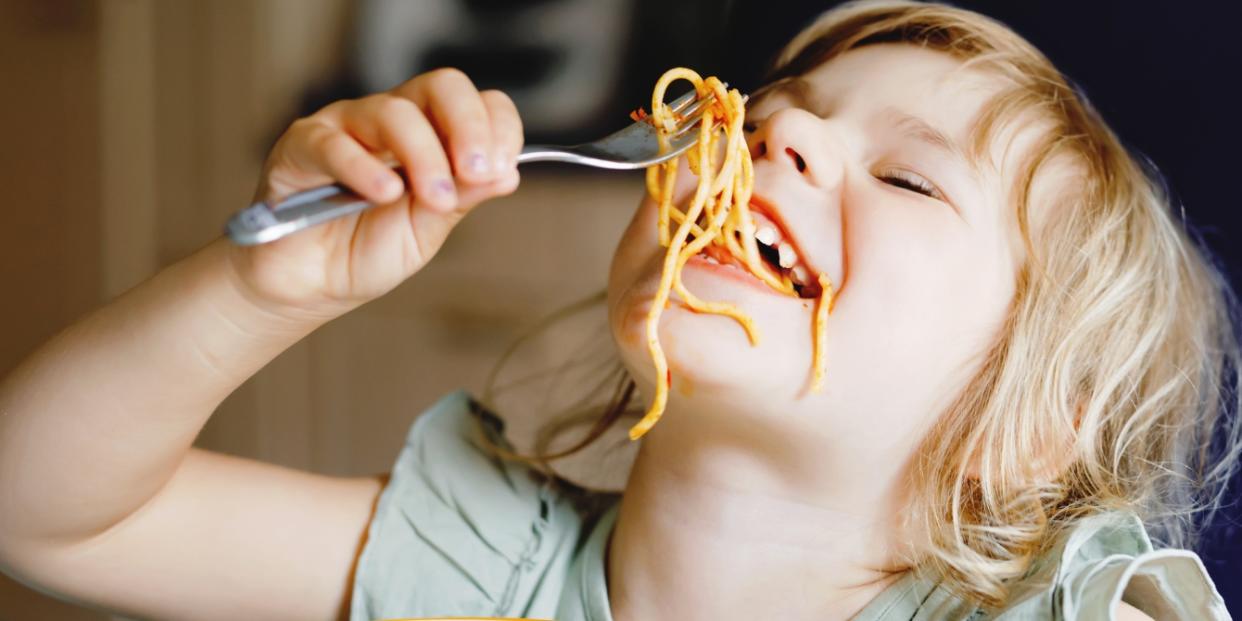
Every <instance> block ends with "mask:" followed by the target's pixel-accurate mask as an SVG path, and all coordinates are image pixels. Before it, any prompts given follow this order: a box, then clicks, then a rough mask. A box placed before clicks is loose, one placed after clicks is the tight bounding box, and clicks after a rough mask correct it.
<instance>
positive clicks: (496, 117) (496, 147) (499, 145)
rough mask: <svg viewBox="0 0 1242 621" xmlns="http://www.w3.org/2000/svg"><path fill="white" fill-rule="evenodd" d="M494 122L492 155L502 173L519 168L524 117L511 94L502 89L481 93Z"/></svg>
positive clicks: (503, 174) (489, 115)
mask: <svg viewBox="0 0 1242 621" xmlns="http://www.w3.org/2000/svg"><path fill="white" fill-rule="evenodd" d="M479 96H480V98H482V100H483V105H484V106H485V107H486V108H487V113H488V117H489V118H490V119H491V122H492V154H493V155H492V157H493V159H494V160H495V161H496V162H498V164H497V165H498V167H499V168H500V175H498V176H502V177H503V176H505V173H506V172H508V171H512V170H515V169H516V168H517V156H518V153H520V152H521V151H522V142H523V132H522V117H521V116H519V115H518V110H517V106H515V105H514V104H513V100H512V99H509V96H508V95H506V94H504V93H502V92H500V91H494V90H492V91H483V92H482V93H479Z"/></svg>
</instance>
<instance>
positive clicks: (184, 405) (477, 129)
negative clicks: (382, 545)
mask: <svg viewBox="0 0 1242 621" xmlns="http://www.w3.org/2000/svg"><path fill="white" fill-rule="evenodd" d="M437 99H439V102H438V101H437ZM394 100H400V101H394ZM448 101H452V102H453V106H454V110H447V109H445V108H443V107H439V108H438V107H437V106H444V104H445V102H448ZM463 111H465V112H466V113H473V116H462V115H463ZM420 114H422V115H424V116H422V117H419V116H418V115H420ZM437 115H438V116H437ZM420 118H421V119H422V121H421V124H419V119H420ZM432 119H434V120H432ZM368 138H369V139H370V140H368ZM441 141H443V144H442V142H441ZM520 146H521V129H520V121H518V120H517V115H516V111H514V110H513V108H512V104H511V103H509V102H508V100H507V99H504V98H503V96H500V95H498V94H496V93H485V94H480V93H479V92H478V91H476V90H474V87H473V86H472V85H470V84H469V81H468V80H466V79H465V78H464V76H461V75H460V74H456V73H451V72H439V73H433V74H428V75H424V76H420V77H418V78H415V79H414V80H412V81H411V82H409V83H406V84H405V85H402V86H401V87H398V88H397V89H394V91H393V92H392V93H388V94H384V95H381V96H373V97H369V98H365V99H362V100H358V101H353V102H340V103H338V104H333V106H329V107H328V108H326V109H325V110H324V111H321V112H320V113H317V114H316V115H314V116H312V117H310V118H308V119H304V120H301V121H298V122H297V123H295V124H294V125H293V126H292V127H291V128H290V130H289V131H288V132H287V133H286V134H285V136H284V137H282V139H281V141H280V142H279V143H278V144H277V146H276V148H275V149H274V150H273V154H272V156H271V158H270V159H269V164H268V174H267V175H266V179H265V181H266V183H265V187H266V188H267V190H266V191H267V192H268V193H275V194H282V193H288V192H292V191H295V190H297V189H301V188H304V187H309V186H312V185H317V184H319V183H323V182H325V181H328V180H331V179H339V180H341V181H343V182H344V183H346V184H348V185H350V186H351V187H354V189H356V190H359V191H360V192H361V193H363V194H364V195H367V196H368V197H370V198H372V199H374V200H376V201H377V202H384V203H387V204H384V205H383V206H382V207H376V208H372V209H370V210H368V211H365V212H363V213H362V214H360V215H356V216H354V217H351V218H347V219H343V220H339V221H335V222H333V223H330V224H327V225H323V226H320V227H316V228H315V229H311V230H308V231H305V232H303V233H299V234H297V235H293V236H291V237H288V238H285V239H282V240H280V241H278V242H274V243H272V244H269V245H265V246H260V247H253V248H239V247H236V246H231V245H229V244H228V243H226V242H224V241H222V240H218V241H216V242H213V243H212V244H209V245H208V246H207V247H205V248H203V249H202V250H200V251H199V252H197V253H195V254H194V255H192V256H190V257H188V258H187V259H185V260H182V261H181V262H179V263H177V264H174V265H172V266H170V267H168V268H167V269H165V270H163V271H162V272H160V273H159V274H157V275H156V276H155V277H153V278H152V279H150V280H149V281H147V282H145V283H143V284H141V285H139V286H137V287H135V288H134V289H133V290H131V291H129V292H127V293H126V294H125V295H123V296H121V297H120V298H118V299H117V300H115V301H114V302H113V303H111V304H109V305H108V306H105V307H103V308H101V309H99V310H97V311H96V312H94V313H93V314H91V315H89V316H88V317H86V318H84V319H83V320H81V321H79V322H77V323H76V324H74V325H73V326H70V327H69V328H67V329H66V330H65V331H63V332H62V333H61V334H59V335H58V336H56V337H55V338H54V339H52V340H51V341H50V342H49V343H47V344H45V345H44V346H43V347H42V348H40V349H39V350H38V351H36V352H35V353H34V354H33V355H32V356H30V357H29V358H28V359H27V360H26V361H24V362H23V363H22V364H21V365H20V366H19V367H18V368H17V369H15V370H14V371H13V372H12V373H11V374H10V375H9V376H8V377H7V378H5V379H4V381H3V382H0V569H2V570H4V571H5V572H7V573H10V574H13V575H14V576H16V577H18V578H19V579H21V580H23V581H25V582H28V583H31V584H33V585H35V586H37V587H39V588H42V589H45V590H50V591H52V592H54V593H56V594H58V595H61V596H63V597H71V598H74V599H78V600H80V601H85V602H90V603H93V604H96V605H100V606H104V607H107V608H111V609H115V610H120V611H123V612H127V613H130V614H135V615H138V616H150V617H157V618H170V619H171V618H204V619H219V618H246V619H261V618H299V619H300V618H333V617H336V616H338V613H339V611H341V610H342V607H343V605H344V604H346V603H347V598H348V590H347V589H348V584H349V578H350V573H351V571H352V567H353V562H354V560H355V558H356V554H357V552H358V550H359V547H360V543H361V537H362V535H363V533H364V531H365V528H366V525H367V522H368V520H369V517H370V512H371V509H372V504H373V502H374V500H375V497H376V494H377V493H378V491H379V489H380V480H378V479H376V478H359V479H334V478H331V477H323V476H317V475H312V474H309V473H301V472H297V471H293V470H289V469H285V468H279V467H276V466H272V465H267V464H262V463H259V462H254V461H250V460H245V459H240V458H235V457H228V456H224V455H217V454H212V453H209V452H206V451H201V450H193V449H191V443H192V442H193V440H194V438H195V436H196V435H197V434H198V432H199V431H200V430H201V429H202V426H203V424H204V423H205V422H206V421H207V419H208V417H209V416H210V414H211V412H212V411H213V410H214V409H215V408H216V406H217V405H219V403H220V402H221V401H222V400H223V399H224V398H225V397H226V396H227V395H228V394H229V393H230V392H232V391H233V390H234V389H235V388H236V387H237V386H239V385H240V384H241V383H242V382H243V381H245V380H246V379H247V378H248V377H250V376H251V375H252V374H253V373H255V372H256V371H257V370H259V369H260V368H262V367H263V366H264V365H265V364H267V362H268V361H270V360H271V359H272V358H273V357H275V356H276V355H277V354H279V353H280V352H281V351H283V350H284V349H285V348H287V347H289V346H290V345H292V344H293V343H295V342H296V341H297V340H298V339H300V338H302V337H303V336H305V335H306V334H308V333H309V332H310V331H312V330H314V329H315V328H317V327H318V326H320V325H322V324H323V323H325V322H326V321H328V320H330V319H331V318H333V317H335V316H338V315H340V314H342V313H344V312H346V311H348V310H349V309H351V308H354V307H356V306H357V305H360V304H362V303H364V302H366V301H367V300H369V299H372V298H374V297H377V296H379V295H382V294H383V293H384V292H386V291H388V290H389V289H391V288H392V287H393V286H395V285H396V284H398V283H400V282H401V281H402V280H404V279H405V278H406V277H408V276H409V275H411V274H413V273H414V272H416V271H417V270H418V269H420V268H421V267H422V266H423V265H424V264H425V263H426V261H427V260H429V259H430V257H431V256H432V254H434V252H435V250H436V249H437V248H438V247H439V245H440V243H441V242H442V241H443V238H444V237H445V236H446V235H447V233H448V231H449V230H451V228H452V226H453V225H454V224H455V223H456V222H457V221H458V220H459V219H460V218H461V217H462V215H464V213H465V211H466V210H468V209H469V208H470V207H472V206H473V205H474V204H475V203H477V202H479V201H480V200H483V199H485V198H488V197H490V196H495V195H497V194H501V193H505V192H508V191H511V190H512V189H513V188H514V187H515V186H516V183H517V177H516V172H515V169H514V168H513V166H512V162H513V158H515V157H516V154H517V151H518V150H519V149H520ZM383 151H391V152H392V153H394V154H395V156H396V158H397V159H398V160H399V161H401V162H402V164H403V165H404V166H405V168H406V169H407V170H409V171H410V177H411V179H412V186H413V190H412V191H411V194H412V196H404V197H401V198H400V199H398V195H400V194H401V192H400V186H398V187H396V188H393V187H387V188H385V187H384V183H385V179H387V180H388V181H387V182H388V183H391V182H392V181H394V180H395V181H399V179H397V178H394V177H386V176H385V175H392V174H393V173H392V171H390V170H389V169H388V168H387V167H386V166H384V165H383V164H382V163H381V162H380V161H379V160H378V159H377V158H376V157H375V155H374V154H376V153H379V152H383ZM476 152H483V153H486V154H487V155H488V156H489V157H493V156H495V157H497V158H499V159H501V160H502V162H501V165H499V166H492V167H491V169H490V170H487V169H482V170H475V169H466V168H465V167H464V166H465V164H466V162H468V161H470V160H469V158H471V157H472V156H473V155H474V154H475V153H476ZM415 158H421V159H415ZM437 158H438V160H437ZM489 163H490V162H489ZM438 180H440V181H442V180H448V181H449V183H450V187H449V188H447V193H448V195H447V196H446V195H445V191H446V189H445V188H444V187H443V185H442V184H441V185H440V187H436V186H435V185H432V184H434V183H436V182H437V181H438ZM453 186H455V187H453ZM446 199H447V200H446ZM432 201H439V202H432Z"/></svg>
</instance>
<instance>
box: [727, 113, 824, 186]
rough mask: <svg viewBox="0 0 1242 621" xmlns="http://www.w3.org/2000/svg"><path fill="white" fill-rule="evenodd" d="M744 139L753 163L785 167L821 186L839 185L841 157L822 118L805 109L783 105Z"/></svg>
mask: <svg viewBox="0 0 1242 621" xmlns="http://www.w3.org/2000/svg"><path fill="white" fill-rule="evenodd" d="M747 140H748V143H749V146H750V155H751V158H752V159H753V160H755V161H756V162H759V161H760V160H765V161H767V162H768V163H769V164H770V165H775V166H777V167H780V168H785V169H787V170H789V171H790V172H793V173H796V174H797V175H800V176H802V177H803V178H804V179H805V180H806V181H807V182H809V183H811V184H813V185H815V186H818V187H820V188H823V189H833V188H835V187H836V186H837V185H838V184H840V181H841V175H842V169H841V167H842V160H841V157H840V155H839V154H837V155H834V151H835V149H833V147H832V140H831V137H830V136H828V135H827V131H826V128H825V121H824V120H823V119H821V118H819V117H817V116H815V115H814V114H812V113H810V112H807V111H806V110H802V109H799V108H786V109H783V110H779V111H777V112H775V113H773V114H772V115H770V116H769V117H768V118H767V119H764V120H763V121H762V122H761V123H759V124H758V126H757V127H756V128H755V131H753V132H752V133H751V135H750V136H748V138H747Z"/></svg>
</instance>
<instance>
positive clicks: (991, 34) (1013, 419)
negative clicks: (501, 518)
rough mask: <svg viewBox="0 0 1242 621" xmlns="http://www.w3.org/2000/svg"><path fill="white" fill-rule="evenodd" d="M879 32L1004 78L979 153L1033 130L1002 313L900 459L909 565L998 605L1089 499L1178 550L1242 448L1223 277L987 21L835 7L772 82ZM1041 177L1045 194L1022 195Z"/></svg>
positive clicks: (1111, 144)
mask: <svg viewBox="0 0 1242 621" xmlns="http://www.w3.org/2000/svg"><path fill="white" fill-rule="evenodd" d="M878 43H905V44H911V45H918V46H922V47H925V48H929V49H934V50H938V51H940V52H943V53H946V54H949V55H951V56H953V57H956V58H959V59H961V60H962V61H963V63H964V65H965V66H967V67H970V68H972V69H975V70H979V71H983V72H986V73H987V74H989V75H991V76H994V77H995V78H996V79H997V80H998V82H999V83H1000V84H1001V85H1002V87H1001V88H1000V89H999V91H998V92H997V93H996V94H995V95H994V96H992V97H991V99H990V100H989V101H988V102H987V103H986V104H985V105H984V107H983V108H982V112H981V113H980V115H979V117H978V118H977V119H976V123H975V125H974V128H975V129H974V135H973V136H972V137H971V144H972V148H973V150H974V151H975V155H976V157H979V158H982V157H984V156H985V155H986V154H987V153H989V152H990V148H991V147H992V145H993V144H994V142H995V141H996V140H997V139H998V137H999V136H1002V135H1006V130H1012V129H1015V128H1018V127H1037V128H1039V130H1040V131H1039V134H1040V137H1039V139H1037V140H1036V141H1035V142H1034V144H1033V146H1030V147H1026V148H1025V150H1024V152H1023V156H1024V157H1023V158H1022V161H1021V162H1020V163H1019V166H1018V168H1017V169H1016V170H1015V171H1013V173H1012V175H1010V176H1009V177H1008V178H1011V179H1012V180H1013V185H1012V186H1011V188H1010V195H1011V197H1012V202H1013V204H1012V208H1013V209H1014V210H1015V213H1016V216H1017V221H1018V223H1019V227H1020V230H1021V232H1022V236H1023V239H1024V241H1025V244H1026V250H1027V261H1026V263H1025V265H1024V266H1023V267H1022V268H1021V271H1020V273H1019V275H1018V286H1017V290H1016V293H1015V297H1014V299H1013V301H1012V305H1011V308H1010V311H1009V315H1008V317H1007V320H1006V324H1005V328H1004V330H1002V332H1001V334H1000V336H999V337H998V340H997V342H996V343H995V344H994V345H993V346H992V348H991V349H990V351H989V352H988V355H987V357H986V360H985V362H984V364H983V365H982V367H981V369H980V370H979V372H978V373H977V375H976V376H975V377H974V378H973V381H972V382H970V384H969V385H968V387H967V388H966V389H965V390H964V391H963V392H962V393H961V395H959V396H958V397H957V399H956V401H955V402H954V403H953V404H952V405H951V406H950V407H949V408H947V409H946V411H945V412H944V413H943V414H942V416H941V417H940V419H939V420H938V423H937V424H936V425H935V427H934V428H933V429H932V431H931V432H930V433H929V434H928V436H927V437H926V438H925V440H924V442H923V445H922V447H921V450H920V451H919V452H918V461H917V465H916V467H915V468H914V469H913V471H912V473H911V475H912V479H911V481H910V489H911V490H913V492H912V494H911V497H912V506H911V507H910V510H909V511H908V512H907V513H906V515H907V516H908V520H909V523H908V525H909V526H910V527H911V530H910V532H911V533H913V534H915V535H916V536H917V537H919V540H918V544H917V545H916V546H915V549H916V550H917V552H916V554H917V558H912V559H909V561H910V562H911V564H912V566H914V567H916V568H917V569H918V570H919V571H923V572H929V573H931V574H933V575H936V576H938V577H941V578H943V579H944V580H945V581H946V584H947V586H949V587H950V588H952V589H953V590H955V591H956V592H957V593H959V594H960V595H962V596H964V597H967V598H969V599H971V600H973V601H977V602H979V603H981V604H982V605H985V606H999V605H1001V604H1003V603H1004V601H1005V599H1006V597H1007V595H1008V586H1009V585H1010V584H1012V582H1013V581H1014V580H1016V579H1019V578H1021V577H1022V576H1023V574H1025V572H1026V571H1027V570H1028V569H1029V567H1030V565H1031V562H1032V560H1033V559H1034V558H1035V557H1037V556H1038V555H1039V554H1040V553H1041V552H1043V551H1045V550H1046V549H1048V548H1049V547H1050V546H1051V545H1052V544H1053V543H1054V542H1055V541H1056V540H1057V539H1058V538H1059V536H1060V535H1061V534H1063V533H1064V531H1065V530H1066V529H1067V528H1068V527H1070V526H1071V525H1072V524H1073V523H1074V522H1075V521H1076V520H1078V519H1081V518H1083V517H1086V516H1089V515H1092V514H1095V513H1100V512H1104V511H1111V510H1129V511H1133V512H1135V513H1136V514H1138V515H1139V516H1140V517H1141V518H1143V520H1144V521H1145V523H1146V524H1147V526H1148V529H1149V531H1150V532H1151V533H1152V535H1153V537H1154V538H1155V539H1156V540H1157V541H1159V542H1161V543H1163V544H1164V545H1171V546H1179V547H1189V546H1190V545H1191V544H1192V542H1193V539H1194V534H1195V532H1196V528H1197V526H1198V525H1199V524H1201V523H1202V522H1203V521H1204V520H1205V519H1206V517H1207V516H1210V515H1211V513H1212V512H1213V511H1214V510H1215V509H1216V508H1217V507H1219V505H1220V501H1221V494H1222V493H1223V490H1224V487H1225V485H1226V484H1227V482H1228V479H1229V477H1230V475H1231V474H1232V472H1233V469H1234V467H1235V465H1236V462H1237V459H1238V452H1239V425H1238V422H1237V417H1236V416H1232V417H1231V414H1232V413H1235V412H1236V411H1237V410H1236V407H1235V406H1236V400H1237V397H1236V394H1237V391H1236V387H1237V379H1238V371H1239V364H1238V362H1239V351H1238V347H1237V341H1236V338H1235V334H1234V328H1233V325H1234V324H1233V322H1232V318H1231V315H1230V311H1229V309H1231V308H1233V303H1232V298H1231V295H1230V293H1229V289H1228V286H1227V284H1226V283H1225V281H1224V279H1223V278H1222V277H1221V275H1220V274H1219V273H1218V272H1217V271H1216V270H1215V269H1213V267H1212V265H1211V264H1210V262H1209V261H1208V260H1207V257H1206V255H1205V254H1204V253H1202V252H1201V251H1200V249H1199V245H1198V244H1197V243H1196V241H1195V240H1194V239H1193V238H1192V236H1191V235H1190V234H1189V233H1188V232H1187V230H1186V228H1185V226H1184V225H1183V224H1182V223H1181V222H1179V221H1178V219H1177V218H1175V217H1174V215H1173V214H1172V213H1171V209H1170V202H1169V198H1168V197H1167V196H1166V193H1165V191H1164V190H1163V186H1162V184H1161V183H1160V182H1159V177H1158V175H1157V174H1155V173H1154V171H1150V170H1147V169H1145V168H1144V166H1143V165H1141V163H1140V160H1138V159H1136V158H1135V157H1134V156H1132V155H1131V154H1130V153H1129V152H1127V150H1126V149H1125V147H1124V146H1123V145H1122V144H1121V142H1120V141H1119V140H1118V139H1117V137H1116V136H1115V135H1114V134H1113V133H1112V131H1111V130H1110V129H1109V128H1108V126H1107V125H1106V124H1105V123H1104V121H1103V120H1102V119H1101V118H1100V116H1099V115H1098V113H1097V112H1096V111H1095V110H1094V109H1093V108H1092V107H1091V105H1090V104H1089V103H1088V102H1087V101H1086V99H1085V98H1084V97H1083V96H1082V95H1081V94H1080V93H1079V92H1077V91H1076V90H1075V89H1074V88H1073V87H1072V86H1071V84H1070V83H1069V82H1068V81H1067V80H1066V78H1065V77H1064V76H1062V75H1061V74H1060V72H1059V71H1057V70H1056V68H1055V67H1053V65H1052V63H1051V62H1050V61H1049V60H1048V59H1047V58H1045V57H1044V55H1043V54H1041V53H1040V52H1039V51H1038V50H1037V49H1035V48H1034V47H1033V46H1031V45H1030V44H1029V43H1027V42H1026V41H1025V40H1023V39H1022V38H1021V37H1020V36H1018V35H1017V34H1016V33H1014V32H1013V31H1012V30H1010V29H1009V28H1007V27H1006V26H1004V25H1003V24H1001V23H999V22H996V21H994V20H992V19H989V18H987V17H984V16H982V15H979V14H977V13H973V12H970V11H966V10H962V9H958V8H954V7H950V6H944V5H936V4H924V3H919V2H910V1H903V0H887V1H885V0H881V1H868V2H855V3H850V4H846V5H842V6H840V7H837V8H835V9H833V10H831V11H828V12H827V13H825V14H823V15H822V16H821V17H820V18H819V19H817V20H816V21H815V22H814V23H812V24H811V25H810V26H809V27H808V28H806V29H805V30H803V31H802V32H801V33H800V34H799V35H797V36H796V37H795V38H794V39H793V40H792V41H791V42H790V43H789V45H788V46H786V48H785V49H784V50H783V51H782V52H781V53H780V55H779V56H778V58H777V60H776V62H775V64H774V66H773V68H772V70H771V71H770V73H769V76H768V81H769V83H770V82H773V81H776V80H780V79H782V78H787V77H791V76H796V75H800V74H802V73H805V72H807V71H809V70H810V69H812V68H814V67H816V66H818V65H820V64H822V63H824V62H826V61H828V60H830V59H832V58H834V57H836V56H838V55H840V54H842V53H844V52H846V51H848V50H851V49H855V48H858V47H862V46H866V45H872V44H878ZM1066 171H1070V172H1069V173H1068V174H1067V173H1066ZM1006 173H1009V171H1006ZM1045 176H1055V177H1056V179H1055V181H1054V183H1053V185H1055V186H1056V188H1057V190H1056V192H1055V193H1051V194H1049V193H1042V194H1039V195H1036V194H1034V193H1033V190H1034V189H1035V188H1036V183H1035V182H1036V180H1037V179H1042V178H1043V177H1045ZM625 379H628V378H625ZM632 394H633V385H632V382H629V381H622V382H621V383H619V384H618V388H617V391H616V393H615V397H614V398H613V399H612V400H611V401H610V402H609V404H608V405H607V406H606V407H605V408H604V412H605V414H604V415H603V416H599V414H598V410H595V417H596V420H595V424H594V425H593V427H592V429H591V431H590V432H589V433H588V434H587V435H586V437H584V438H583V439H582V440H581V441H579V442H578V443H576V444H575V445H574V446H573V447H571V448H570V449H569V450H566V451H559V452H558V453H556V454H548V453H546V450H545V449H546V447H547V446H548V442H547V441H546V439H545V441H544V442H541V443H540V448H539V449H538V450H540V451H541V452H543V453H544V454H543V455H542V458H543V460H542V461H543V463H544V464H545V465H546V464H547V460H550V459H553V458H555V457H558V456H561V455H565V454H570V453H573V452H575V451H577V450H578V449H581V448H582V447H584V446H586V445H587V444H589V443H590V442H592V441H593V440H595V439H596V438H598V437H599V436H600V435H601V434H602V432H603V431H604V430H606V429H607V428H608V427H609V426H610V425H612V424H613V423H615V422H616V421H617V420H619V419H620V418H621V417H622V415H623V414H624V413H626V412H627V411H628V410H627V404H628V402H629V400H630V396H631V395H632ZM578 420H581V417H579V418H578ZM565 428H566V425H558V426H555V427H553V428H552V429H553V430H554V432H555V431H563V430H564V429H565ZM545 438H546V436H545ZM1032 456H1040V458H1036V459H1032Z"/></svg>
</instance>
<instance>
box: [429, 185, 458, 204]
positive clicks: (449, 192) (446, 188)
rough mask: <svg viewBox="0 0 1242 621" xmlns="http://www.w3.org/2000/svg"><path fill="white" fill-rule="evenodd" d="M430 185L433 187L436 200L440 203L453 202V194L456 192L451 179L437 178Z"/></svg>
mask: <svg viewBox="0 0 1242 621" xmlns="http://www.w3.org/2000/svg"><path fill="white" fill-rule="evenodd" d="M432 187H433V188H434V190H435V194H436V197H437V198H438V199H439V201H438V202H439V203H440V204H441V205H447V206H451V205H452V204H453V202H454V200H455V195H456V194H457V192H456V189H457V188H456V186H454V185H453V181H452V180H451V179H446V178H440V179H437V180H436V182H435V183H434V184H432Z"/></svg>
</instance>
